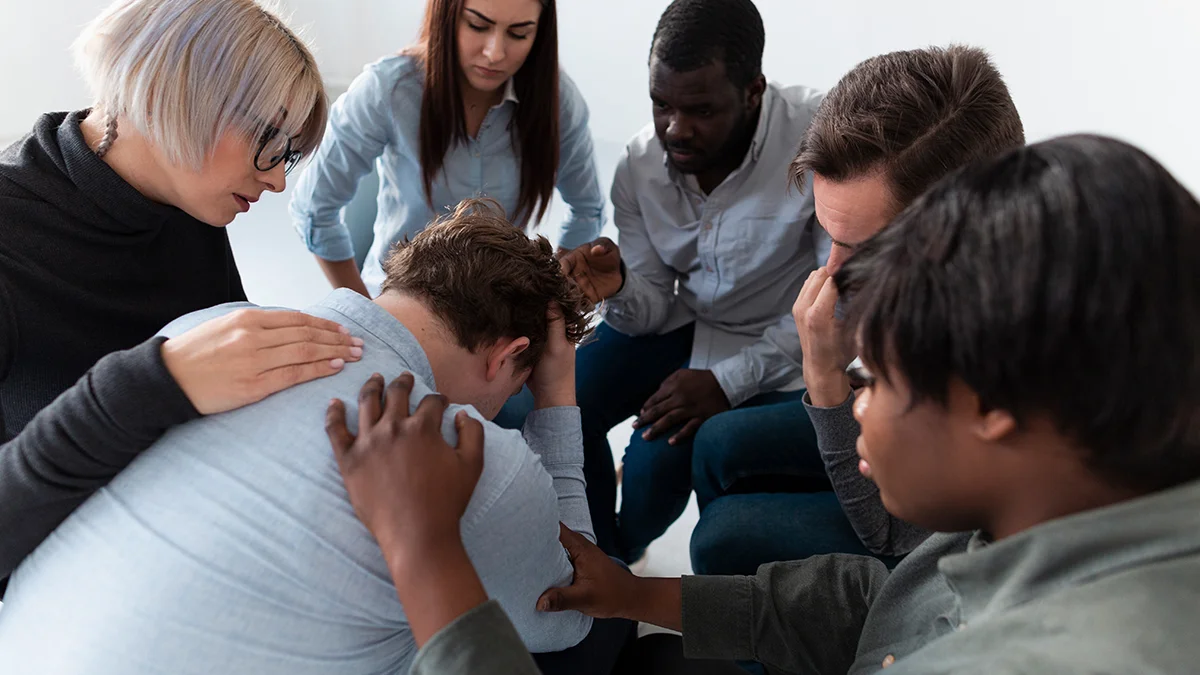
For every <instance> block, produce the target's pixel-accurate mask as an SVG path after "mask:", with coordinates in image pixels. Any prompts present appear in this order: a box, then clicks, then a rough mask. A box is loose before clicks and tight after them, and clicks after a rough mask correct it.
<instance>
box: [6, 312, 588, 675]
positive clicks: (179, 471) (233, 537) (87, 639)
mask: <svg viewBox="0 0 1200 675" xmlns="http://www.w3.org/2000/svg"><path fill="white" fill-rule="evenodd" d="M234 308H235V307H234V306H230V305H225V306H222V307H217V308H214V309H212V310H205V311H203V312H197V313H195V314H192V315H189V316H187V317H184V318H183V319H180V320H178V321H176V322H175V323H174V324H172V325H171V326H170V327H169V328H168V329H167V330H166V331H164V333H165V334H168V335H174V334H178V333H180V332H183V331H184V330H186V329H188V328H190V327H192V326H194V325H196V324H199V323H201V322H202V321H204V320H205V319H209V318H212V317H214V316H216V315H219V314H223V313H225V312H228V311H231V310H232V309H234ZM309 311H310V312H311V313H312V314H315V315H317V316H321V317H324V318H327V319H331V320H333V321H337V322H339V323H341V324H342V325H344V326H346V327H347V328H349V329H350V331H351V332H352V333H353V334H355V335H357V336H360V337H362V338H363V339H364V340H365V342H366V346H365V353H364V355H363V359H362V361H360V362H358V363H350V364H346V367H345V369H344V371H343V372H342V373H339V374H337V375H334V376H332V377H328V378H325V379H321V380H317V381H315V382H309V383H307V384H303V385H300V386H298V387H293V388H292V389H288V390H287V391H284V392H281V393H279V394H276V395H274V396H271V397H270V398H267V399H266V400H264V401H262V402H260V403H256V404H254V405H252V406H248V407H245V408H242V409H241V410H235V411H232V412H228V413H223V414H220V415H212V416H209V417H205V418H202V419H199V420H196V421H194V422H191V423H189V424H186V425H183V426H181V427H177V428H176V429H173V430H172V431H171V432H169V433H168V434H167V435H166V436H164V437H163V438H162V440H160V441H159V442H158V443H157V444H155V445H154V446H153V447H151V448H150V449H149V450H147V451H146V452H145V453H144V454H142V455H141V456H139V457H138V458H137V460H135V461H134V462H133V464H132V465H130V467H129V468H128V469H126V470H125V471H124V472H123V473H122V474H121V475H120V476H118V477H117V478H116V479H115V480H114V481H113V482H112V483H111V484H110V485H109V486H108V487H106V488H104V489H102V490H100V491H99V492H98V493H97V494H96V495H94V496H93V497H92V498H91V499H90V500H88V501H87V502H86V503H85V504H84V505H83V506H82V507H80V508H79V509H78V510H77V511H76V512H75V513H74V514H72V515H71V517H70V518H68V519H67V520H66V521H65V522H64V523H63V524H62V525H61V526H59V528H58V529H57V530H55V531H54V533H53V534H51V535H50V537H49V538H48V539H46V541H45V542H44V543H43V544H42V545H41V546H40V547H39V548H38V549H37V550H36V551H34V553H33V554H32V555H30V556H29V557H28V558H27V559H26V560H25V562H24V563H23V564H22V565H21V567H20V568H18V570H17V571H16V573H15V574H14V575H13V578H12V584H11V586H10V587H9V589H8V597H6V598H5V603H4V610H3V611H2V612H0V673H4V674H5V675H18V674H22V673H29V674H31V675H32V674H33V673H39V674H41V673H47V674H48V673H55V674H56V675H71V674H72V673H80V674H82V673H88V674H89V675H117V674H121V675H151V674H153V675H160V674H164V673H171V674H172V675H201V674H205V673H254V674H255V675H325V674H328V675H353V674H355V673H358V674H364V675H365V674H368V673H372V674H374V673H378V674H380V675H385V674H386V675H402V674H403V673H406V672H408V668H409V665H410V664H411V663H412V660H413V658H414V657H415V655H416V651H417V649H416V644H415V643H414V640H413V636H412V631H411V630H410V629H409V627H408V620H407V618H406V617H405V614H404V608H403V607H402V606H401V604H400V601H399V599H398V598H397V597H396V589H395V587H394V586H393V585H392V580H391V575H390V574H389V572H388V567H387V564H386V563H385V561H384V558H383V555H382V553H381V552H380V550H379V546H378V544H377V543H376V542H375V539H374V537H372V536H371V533H370V532H369V531H368V530H367V529H366V527H364V526H363V524H362V523H361V522H359V521H358V519H357V518H356V517H355V515H354V509H353V507H352V506H351V505H350V501H349V498H348V497H347V495H346V489H345V487H344V486H343V484H342V479H341V476H340V475H339V473H338V468H337V464H336V462H335V461H334V457H333V451H332V449H331V448H330V445H329V440H328V437H327V436H326V434H325V431H324V428H323V425H324V416H325V409H326V407H327V406H328V404H329V399H330V398H340V399H342V400H344V401H346V403H347V405H348V407H349V408H350V410H349V412H350V417H351V418H352V419H351V420H350V425H351V428H354V427H355V425H356V424H357V407H356V405H355V403H356V401H357V398H358V390H359V388H360V387H361V386H362V383H363V382H365V381H366V379H367V377H369V376H370V374H371V373H372V372H379V373H382V374H384V375H385V376H386V377H388V378H392V377H395V376H396V375H399V374H400V373H401V372H403V371H409V372H412V373H413V375H414V377H415V379H416V383H415V385H414V388H413V395H412V400H411V401H410V406H409V407H410V408H415V406H416V405H417V404H418V403H419V402H420V400H421V399H422V398H423V397H424V396H425V395H426V394H428V393H429V392H430V391H431V390H432V389H433V388H434V386H435V385H434V381H433V371H432V369H431V367H430V365H429V361H428V360H427V358H426V356H425V353H424V351H423V350H422V349H421V346H420V344H419V343H418V342H417V340H416V338H415V337H414V336H413V335H412V333H410V332H409V331H408V330H407V329H406V328H405V327H404V326H403V325H402V324H401V323H400V322H399V321H396V319H395V318H393V317H392V315H390V314H389V313H387V312H386V311H384V310H383V309H382V308H380V307H379V306H378V305H376V304H374V303H373V302H371V301H369V300H367V299H366V298H364V297H362V296H360V295H358V294H357V293H354V292H352V291H349V290H345V289H341V290H338V291H334V292H333V294H332V295H330V296H329V298H327V299H326V300H325V301H324V302H322V303H321V304H319V305H317V306H316V307H314V308H311V309H310V310H309ZM461 408H462V406H451V408H450V410H448V411H447V412H446V416H445V417H444V419H443V424H442V433H443V435H445V436H446V438H447V440H449V441H450V442H451V443H453V442H455V440H454V439H455V438H456V434H455V431H454V420H453V416H454V414H455V412H456V411H457V410H458V409H461ZM467 410H468V411H469V412H470V413H471V414H472V415H475V416H478V413H477V412H475V410H474V408H468V409H467ZM484 437H485V441H484V465H483V474H482V475H481V476H480V479H479V483H478V485H477V486H476V488H475V492H474V495H473V496H472V497H471V501H470V504H469V505H468V506H467V510H466V513H465V515H464V516H463V519H462V537H463V543H464V544H465V545H466V549H467V554H468V555H469V556H470V558H471V561H472V563H474V565H475V568H476V569H477V570H478V571H479V575H480V578H481V579H482V581H483V585H484V587H485V588H486V589H487V592H488V595H489V596H491V597H492V598H495V599H497V600H498V601H499V602H500V604H501V606H503V607H504V610H505V612H506V613H507V614H508V615H509V616H510V617H511V618H512V620H513V623H514V624H515V625H516V627H517V630H518V631H519V633H520V634H521V637H522V638H523V639H524V641H525V644H526V646H527V647H528V648H529V649H531V650H533V651H554V650H560V649H565V648H567V647H570V646H572V645H574V644H576V643H577V642H578V641H579V640H580V639H582V638H583V637H584V636H585V635H586V634H587V632H588V630H589V628H590V627H591V619H588V618H587V617H584V616H583V615H581V614H579V613H576V612H567V613H564V614H546V613H541V612H537V611H535V605H536V603H537V599H538V596H539V595H540V594H541V593H542V592H543V591H545V590H546V589H547V588H549V587H551V586H561V585H565V584H569V583H570V582H571V578H572V575H573V570H572V567H571V563H570V561H569V560H568V559H567V554H566V552H565V551H564V550H563V547H562V545H561V544H560V543H559V539H558V536H559V527H558V523H559V521H562V522H564V523H566V524H567V525H568V526H569V527H571V528H574V529H578V530H581V531H583V532H584V533H585V536H587V537H589V538H592V534H591V519H590V517H589V515H588V508H587V499H586V497H585V494H584V480H583V437H582V434H581V431H580V422H579V409H578V408H548V409H545V410H537V411H534V412H533V413H532V414H531V415H530V416H529V419H528V420H527V421H526V424H525V429H524V432H523V433H518V432H515V431H506V430H503V429H500V428H499V427H497V426H495V425H493V424H491V423H490V422H484ZM0 545H3V542H0Z"/></svg>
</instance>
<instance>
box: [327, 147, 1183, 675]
mask: <svg viewBox="0 0 1200 675" xmlns="http://www.w3.org/2000/svg"><path fill="white" fill-rule="evenodd" d="M1130 223H1136V224H1137V227H1136V228H1131V227H1130ZM1197 260H1200V202H1197V200H1196V198H1195V197H1194V196H1192V195H1191V194H1190V193H1188V191H1187V190H1186V189H1185V188H1184V187H1183V186H1182V185H1180V184H1179V183H1178V182H1177V181H1176V180H1175V179H1174V178H1173V177H1172V176H1171V175H1170V173H1169V172H1167V170H1166V169H1165V168H1163V167H1162V166H1161V165H1160V164H1158V163H1157V162H1155V161H1154V160H1153V159H1152V158H1150V157H1149V156H1147V155H1146V154H1144V153H1142V152H1141V151H1139V150H1137V149H1136V148H1133V147H1132V146H1129V145H1126V144H1124V143H1122V142H1120V141H1116V140H1113V139H1108V138H1101V137H1096V136H1071V137H1064V138H1059V139H1054V140H1051V141H1047V142H1044V143H1040V144H1037V145H1034V146H1030V147H1028V148H1021V149H1018V150H1014V151H1011V152H1008V153H1005V154H1003V155H1001V156H999V157H997V158H994V159H991V160H985V161H982V162H978V163H975V164H973V165H971V166H969V167H968V168H966V169H964V170H961V171H958V172H955V173H954V174H952V175H951V176H950V177H949V178H947V179H946V180H944V181H942V182H941V183H939V184H938V185H936V186H935V187H934V188H933V189H932V190H931V191H930V192H928V193H927V194H925V195H924V196H923V197H921V198H919V199H917V200H916V201H915V202H914V203H913V204H912V205H911V206H910V207H909V208H908V209H907V210H905V211H904V212H903V213H901V215H900V216H899V217H898V218H897V219H896V220H895V221H894V222H893V223H892V224H891V225H890V226H889V227H888V228H887V229H886V230H884V231H883V232H882V233H880V234H879V235H877V236H875V237H873V238H872V239H871V240H870V241H868V242H866V243H864V244H863V245H862V246H860V247H859V248H858V250H857V251H856V253H855V255H854V256H853V257H852V258H850V259H849V260H848V261H847V262H846V264H845V265H844V266H843V268H842V269H841V270H840V271H839V273H838V274H837V275H836V276H835V281H834V283H835V284H836V285H837V287H838V290H839V291H841V292H842V293H843V294H845V295H846V296H847V297H850V298H851V300H850V302H849V305H848V312H847V326H848V327H849V328H850V329H851V330H852V331H853V334H854V335H857V336H858V337H859V345H858V346H859V349H860V353H861V355H862V357H863V360H864V362H865V364H866V366H867V368H868V369H869V370H870V371H871V373H873V375H872V376H870V378H869V379H868V384H867V387H866V389H865V390H864V392H863V393H862V394H860V395H859V396H858V397H857V398H856V400H855V404H854V414H855V416H856V417H857V419H858V421H859V423H860V424H861V429H862V431H861V434H860V436H859V438H858V441H857V448H858V449H857V454H858V456H859V471H860V472H861V473H862V474H863V475H864V476H865V477H867V478H869V479H870V480H872V481H873V482H874V483H875V484H876V485H877V486H878V488H879V491H880V497H881V499H882V502H883V504H884V505H885V506H886V507H887V509H888V511H889V512H891V513H892V514H895V515H896V516H897V517H901V518H903V519H905V520H906V521H909V522H913V523H915V524H916V525H918V526H921V527H925V528H928V529H930V530H934V531H936V532H939V533H940V534H934V535H932V536H931V537H929V538H928V539H927V540H926V541H925V542H924V543H923V544H921V545H920V546H919V547H918V548H917V549H916V550H915V551H913V552H912V553H911V554H910V555H909V556H908V557H907V558H906V559H905V560H904V561H903V562H901V563H900V565H899V566H898V567H897V568H896V570H895V571H894V572H890V573H889V572H888V570H887V569H886V568H885V567H884V565H883V564H882V563H880V562H879V561H877V560H875V559H873V558H867V557H858V556H847V555H828V556H816V557H812V558H809V559H807V560H804V561H799V562H793V563H775V564H772V565H766V566H764V567H763V568H762V569H760V570H759V572H758V574H757V575H756V576H754V577H686V578H684V579H682V580H679V579H642V578H638V577H634V576H632V575H630V574H629V573H628V572H627V571H625V570H623V569H622V568H620V567H618V566H617V565H615V564H614V563H612V562H611V561H610V560H609V559H608V558H607V557H606V556H604V554H603V553H601V552H600V551H599V549H597V548H596V547H595V546H594V545H593V544H591V543H590V542H588V541H587V539H586V538H584V537H581V536H579V535H577V534H575V533H573V532H571V531H569V530H568V529H566V528H564V531H563V541H564V543H565V544H566V547H567V550H568V552H569V553H570V556H571V561H572V563H573V565H574V567H575V579H574V583H573V584H572V585H571V586H570V587H568V588H564V589H552V590H550V591H548V592H547V593H545V594H544V595H543V596H542V597H541V598H540V600H539V601H538V608H539V610H542V611H550V612H556V611H563V610H567V609H577V610H581V611H583V612H585V613H587V614H589V615H592V616H595V617H603V616H622V617H626V618H631V619H637V620H641V621H647V622H651V623H655V624H658V625H660V626H665V627H668V628H674V629H676V630H680V631H681V632H682V634H683V638H682V645H683V652H684V653H685V654H686V655H687V656H689V657H692V658H700V659H754V660H757V661H760V662H763V663H765V664H766V665H767V667H768V670H769V671H770V672H773V673H774V672H777V673H846V672H850V673H855V674H858V673H862V674H866V673H874V672H878V671H879V670H880V669H881V668H885V669H888V672H889V673H906V674H907V673H912V674H918V673H919V674H922V675H928V674H937V673H974V672H988V673H1034V672H1036V673H1051V672H1052V673H1079V674H1081V675H1082V674H1083V673H1095V672H1106V673H1143V672H1164V673H1176V672H1191V671H1193V670H1194V669H1195V664H1196V663H1197V661H1200V644H1198V643H1197V642H1196V640H1195V639H1194V636H1193V633H1194V630H1195V626H1196V625H1198V624H1200V528H1197V523H1198V520H1197V513H1200V422H1198V420H1200V354H1198V352H1197V349H1196V345H1197V344H1200V265H1197V264H1196V261H1197ZM433 412H434V413H435V414H434V415H433V416H432V419H434V420H436V419H438V418H437V417H436V413H437V412H438V411H433ZM425 417H429V415H426V416H425ZM422 419H423V416H422V415H421V414H420V412H419V413H418V415H417V416H416V417H415V418H409V419H407V420H404V421H403V423H402V424H400V425H394V424H393V425H386V426H385V425H381V427H382V428H375V429H367V432H368V433H365V434H362V435H360V436H359V437H358V438H357V439H355V438H353V437H351V436H350V435H349V434H348V433H347V432H346V431H345V427H344V424H343V423H342V421H341V419H339V411H338V410H337V409H336V408H335V409H334V410H333V412H332V414H331V417H330V424H329V429H330V435H331V439H332V440H333V442H334V449H335V454H336V455H337V457H338V458H339V464H340V466H341V469H342V472H343V476H344V478H345V481H346V484H347V487H348V489H349V491H350V494H351V499H352V501H353V502H354V504H355V507H356V509H357V511H358V513H359V514H360V515H361V516H362V517H363V520H364V522H366V523H368V525H369V526H370V527H371V528H372V530H373V531H374V532H375V533H376V535H377V536H379V537H380V540H381V541H384V540H386V541H389V542H391V544H390V545H388V546H385V547H384V553H385V556H387V557H388V559H389V562H390V563H391V570H392V573H393V575H394V576H395V579H396V580H397V590H398V592H399V593H400V595H401V597H402V598H403V597H406V596H420V597H421V599H422V602H421V603H420V606H421V607H422V608H423V609H424V610H425V611H422V612H421V619H420V620H419V621H420V623H421V625H422V631H421V632H420V634H419V635H418V637H417V640H418V643H420V644H422V645H423V648H422V651H421V653H420V654H419V655H418V658H417V660H416V663H415V666H414V672H417V673H439V674H440V675H456V674H458V673H468V672H469V673H474V674H476V675H490V674H492V673H501V672H503V673H519V674H521V675H525V674H532V673H535V672H536V670H535V669H534V666H533V665H532V663H531V662H530V661H529V658H528V656H527V655H526V654H524V652H523V650H522V649H521V646H520V641H519V639H518V638H517V637H516V635H515V633H513V630H512V627H511V624H509V623H508V621H507V619H505V617H504V616H503V614H502V612H501V611H500V609H499V607H498V606H497V605H495V604H494V603H490V602H487V599H486V595H484V592H483V589H482V587H481V586H480V585H479V583H478V580H477V577H475V576H474V573H473V572H472V571H471V570H470V567H469V565H463V564H458V565H455V564H452V563H453V561H455V560H456V559H457V560H462V559H465V555H464V554H461V553H457V552H456V551H461V548H462V547H461V544H458V545H455V544H454V541H455V538H454V536H453V534H454V533H455V531H456V528H455V527H454V525H453V523H450V524H443V525H441V529H442V531H443V534H442V535H441V536H436V535H434V534H433V533H431V531H430V526H425V527H417V528H416V529H417V530H418V531H419V532H420V536H421V538H422V539H428V540H434V541H439V542H441V544H440V546H439V547H438V550H439V553H438V557H443V558H444V559H445V560H446V561H448V563H450V564H445V565H439V564H438V563H437V562H436V561H434V560H431V559H430V556H421V557H420V559H419V560H417V561H413V560H412V559H411V558H412V557H411V556H407V557H406V556H404V555H403V554H402V552H403V551H405V550H407V549H408V547H407V546H405V545H404V541H405V538H406V536H407V535H406V534H405V533H406V532H407V531H408V530H409V529H410V528H409V527H407V526H409V525H412V524H414V523H418V522H422V519H421V517H420V515H421V511H422V505H423V504H437V505H438V507H439V509H438V510H439V511H449V512H462V511H463V510H464V509H466V507H467V503H466V500H463V499H461V498H455V497H454V496H453V495H455V494H462V493H463V492H464V490H463V489H462V488H461V486H462V485H469V484H470V483H471V481H472V480H473V469H472V467H473V466H474V465H475V463H476V462H477V459H475V458H476V457H477V456H478V444H479V443H478V441H477V440H472V438H471V437H470V436H469V435H467V434H464V435H463V437H462V439H463V440H462V445H461V447H459V448H457V449H455V448H450V447H448V446H447V444H446V442H445V441H444V440H443V439H442V437H441V436H440V435H437V434H434V433H431V432H430V430H429V428H430V426H431V425H430V424H429V423H428V422H426V423H424V425H423V426H422ZM397 429H399V430H400V432H399V433H397V431H396V430H397ZM379 475H385V476H396V477H403V476H406V475H408V476H412V475H420V476H421V477H422V479H423V481H424V482H426V483H430V484H432V485H433V486H435V487H430V488H427V489H426V490H425V491H424V492H425V494H424V495H422V494H417V493H416V492H415V491H404V494H394V493H389V492H388V491H387V490H384V489H380V485H382V484H384V482H385V481H382V480H380V479H378V478H376V477H377V476H379ZM439 488H442V489H439ZM434 495H436V497H434ZM432 527H435V528H436V527H437V526H436V525H434V526H432ZM436 570H441V571H440V572H437V571H436ZM419 572H420V573H419ZM472 579H475V581H474V583H472V582H471V580H472ZM406 604H407V603H406ZM417 606H418V605H416V604H414V605H413V606H411V607H410V612H412V613H413V614H414V618H413V621H414V623H416V622H417V621H418V619H416V617H415V612H416V607H417ZM636 651H637V650H635V652H636ZM629 665H630V668H629V670H627V671H622V672H643V671H639V670H638V668H639V667H644V668H646V670H649V669H651V668H653V669H654V670H653V672H657V673H671V672H679V673H684V672H687V673H697V672H731V673H732V672H737V671H735V670H721V668H723V666H721V665H719V664H715V663H714V662H711V661H710V662H707V663H703V664H701V663H679V664H676V666H677V667H678V669H677V670H670V669H668V668H664V667H663V664H662V663H661V662H655V663H653V664H650V663H646V662H638V661H634V662H632V663H630V664H629ZM728 668H733V666H732V665H730V666H728Z"/></svg>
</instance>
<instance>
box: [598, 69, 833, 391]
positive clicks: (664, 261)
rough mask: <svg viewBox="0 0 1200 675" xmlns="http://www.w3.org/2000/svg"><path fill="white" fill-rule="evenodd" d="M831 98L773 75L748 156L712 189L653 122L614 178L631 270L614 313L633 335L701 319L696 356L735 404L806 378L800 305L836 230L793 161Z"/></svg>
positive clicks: (610, 304) (608, 316) (609, 310)
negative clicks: (821, 218)
mask: <svg viewBox="0 0 1200 675" xmlns="http://www.w3.org/2000/svg"><path fill="white" fill-rule="evenodd" d="M822 98H823V95H822V94H821V93H820V92H818V91H816V90H815V89H809V88H808V87H789V88H781V87H779V86H778V85H775V84H772V85H770V86H768V88H767V91H766V93H765V95H764V96H763V101H762V110H761V112H760V113H759V120H758V128H757V130H756V132H755V135H754V140H753V141H752V142H751V144H750V150H749V152H747V153H746V158H745V160H744V161H743V162H742V166H741V167H740V168H738V169H737V170H736V171H734V172H733V173H731V174H730V175H729V176H728V177H727V178H726V179H725V181H724V182H722V183H721V184H720V185H719V186H717V188H716V189H714V190H713V191H712V193H711V194H708V195H706V194H704V192H703V191H701V190H700V188H699V186H698V185H697V183H696V180H695V178H694V177H692V176H684V175H680V174H678V173H677V172H676V171H674V170H673V169H672V168H671V167H670V165H669V164H668V162H667V156H666V153H665V152H664V150H663V148H662V144H661V143H660V142H659V140H658V138H657V137H656V136H655V133H654V126H653V125H650V126H648V127H646V128H645V129H644V130H642V132H641V133H639V134H638V135H637V136H635V137H634V139H633V140H632V141H630V142H629V145H628V146H627V147H626V148H625V154H624V155H623V156H622V157H621V161H620V163H619V164H618V165H617V172H616V175H615V177H614V178H613V188H612V203H613V222H614V223H615V224H616V226H617V231H618V236H619V241H618V244H619V245H620V247H621V259H622V260H623V261H624V262H625V265H626V267H627V270H626V276H625V286H624V287H623V288H622V289H621V291H620V292H619V293H617V294H616V295H615V296H613V297H612V298H609V300H608V301H607V302H606V303H605V305H604V308H603V316H604V320H605V321H606V322H607V323H608V324H609V325H611V326H612V327H613V328H615V329H616V330H618V331H621V332H622V333H625V334H627V335H646V334H662V333H666V332H669V331H672V330H675V329H676V328H679V327H680V326H683V325H686V324H688V323H691V322H693V321H694V322H695V323H696V332H695V338H694V339H693V343H692V354H691V361H690V367H691V368H700V369H708V370H711V371H713V374H714V375H715V376H716V378H717V382H718V383H719V384H720V385H721V389H722V390H723V391H724V392H725V396H726V397H727V398H728V399H729V403H730V404H731V405H733V406H737V405H740V404H742V403H743V402H745V401H746V400H748V399H750V398H753V397H754V396H756V395H758V394H760V393H766V392H770V391H780V390H792V389H798V388H800V387H802V386H803V385H804V381H803V377H802V375H801V353H800V338H799V337H798V335H797V334H796V322H795V321H794V320H793V319H792V314H791V308H792V304H793V303H794V302H795V300H796V296H797V295H799V293H800V288H801V287H802V286H803V285H804V280H805V279H806V278H807V277H808V273H809V272H811V271H812V270H813V269H814V268H815V267H816V264H817V249H818V248H820V247H823V248H824V249H825V250H826V253H825V256H826V257H827V256H828V253H827V250H828V241H824V242H822V241H821V239H820V238H821V237H822V235H823V234H824V233H823V231H822V230H821V228H820V226H819V225H817V224H816V223H815V218H814V217H813V200H812V189H811V179H810V185H809V186H808V187H807V188H806V189H805V190H797V189H796V188H794V187H792V186H791V185H790V178H789V170H788V169H789V166H790V165H791V162H792V160H793V159H794V158H795V156H796V150H797V148H798V146H799V145H800V141H801V139H802V137H803V136H804V132H805V131H806V130H807V129H808V126H809V124H810V123H811V122H812V118H813V114H814V113H815V112H816V110H817V106H818V105H819V104H820V103H821V100H822Z"/></svg>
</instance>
